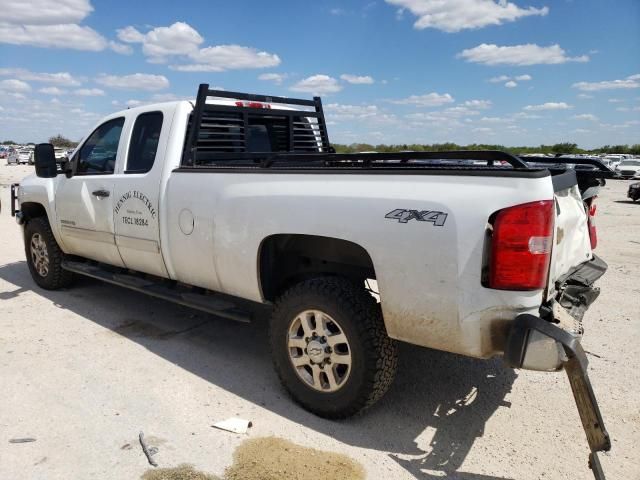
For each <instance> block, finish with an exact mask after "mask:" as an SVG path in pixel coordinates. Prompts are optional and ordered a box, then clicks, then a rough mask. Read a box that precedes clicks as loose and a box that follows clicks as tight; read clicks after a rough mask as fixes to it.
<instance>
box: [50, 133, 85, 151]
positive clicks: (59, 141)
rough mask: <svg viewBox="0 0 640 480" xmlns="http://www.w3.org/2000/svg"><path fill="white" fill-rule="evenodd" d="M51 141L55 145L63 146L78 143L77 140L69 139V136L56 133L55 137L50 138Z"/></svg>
mask: <svg viewBox="0 0 640 480" xmlns="http://www.w3.org/2000/svg"><path fill="white" fill-rule="evenodd" d="M49 143H50V144H51V145H53V146H54V147H63V148H69V147H75V146H76V145H77V144H78V143H77V142H74V141H72V140H69V139H68V138H67V137H63V136H62V135H60V134H58V135H56V136H55V137H51V138H49Z"/></svg>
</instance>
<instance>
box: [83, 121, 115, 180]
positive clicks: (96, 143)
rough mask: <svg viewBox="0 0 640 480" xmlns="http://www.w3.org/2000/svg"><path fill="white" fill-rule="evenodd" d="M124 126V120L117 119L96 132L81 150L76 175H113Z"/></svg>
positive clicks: (104, 124) (100, 127)
mask: <svg viewBox="0 0 640 480" xmlns="http://www.w3.org/2000/svg"><path fill="white" fill-rule="evenodd" d="M123 125H124V118H122V117H121V118H115V119H113V120H109V121H108V122H106V123H103V124H102V125H100V126H99V127H98V128H97V129H95V130H94V132H93V133H92V134H91V136H90V137H89V138H88V139H87V141H86V142H84V145H82V148H81V149H80V152H79V154H78V165H77V168H76V172H75V174H76V175H106V174H112V173H113V171H114V169H115V166H116V156H117V154H118V144H119V142H120V134H121V133H122V126H123Z"/></svg>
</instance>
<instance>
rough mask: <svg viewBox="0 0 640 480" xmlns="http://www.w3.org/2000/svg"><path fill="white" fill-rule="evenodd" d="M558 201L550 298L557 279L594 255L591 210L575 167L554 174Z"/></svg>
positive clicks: (553, 292)
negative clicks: (590, 235) (586, 203)
mask: <svg viewBox="0 0 640 480" xmlns="http://www.w3.org/2000/svg"><path fill="white" fill-rule="evenodd" d="M552 180H553V187H554V201H555V232H554V239H553V243H554V244H553V249H552V251H551V264H550V266H549V282H548V286H547V299H550V298H552V297H553V296H554V295H555V294H556V282H557V280H559V279H560V278H561V277H564V276H566V274H567V273H569V272H571V271H572V270H575V269H576V267H578V266H579V265H581V264H583V263H584V262H586V261H588V260H591V259H592V258H593V253H592V251H591V240H590V237H589V225H588V221H587V220H588V213H587V209H586V207H585V203H584V201H583V199H582V194H581V193H580V189H579V188H578V180H577V178H576V174H575V172H574V171H573V170H569V171H567V172H565V173H562V174H560V175H555V176H554V177H552Z"/></svg>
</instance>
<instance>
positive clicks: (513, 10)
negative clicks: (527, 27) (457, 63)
mask: <svg viewBox="0 0 640 480" xmlns="http://www.w3.org/2000/svg"><path fill="white" fill-rule="evenodd" d="M386 1H387V3H390V4H391V5H395V6H397V7H400V8H401V9H407V10H409V11H410V12H411V13H413V14H414V15H415V16H416V17H418V19H417V20H416V22H415V23H414V24H413V26H414V27H415V28H417V29H419V30H422V29H424V28H435V29H438V30H442V31H445V32H459V31H460V30H465V29H474V28H482V27H486V26H489V25H501V24H502V23H503V22H512V21H515V20H517V19H519V18H522V17H527V16H530V15H541V16H544V15H546V14H547V13H549V9H548V8H547V7H542V8H534V7H527V8H520V7H518V6H517V5H516V4H514V3H512V2H509V1H507V0H500V1H498V2H495V1H493V0H447V1H446V2H445V1H442V0H386Z"/></svg>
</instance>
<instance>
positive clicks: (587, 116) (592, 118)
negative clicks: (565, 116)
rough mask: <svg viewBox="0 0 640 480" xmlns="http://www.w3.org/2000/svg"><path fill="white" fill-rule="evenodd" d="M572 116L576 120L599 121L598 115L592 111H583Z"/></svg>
mask: <svg viewBox="0 0 640 480" xmlns="http://www.w3.org/2000/svg"><path fill="white" fill-rule="evenodd" d="M571 118H573V119H575V120H589V121H590V122H597V121H598V117H596V116H595V115H593V114H592V113H582V114H580V115H574V116H573V117H571Z"/></svg>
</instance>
